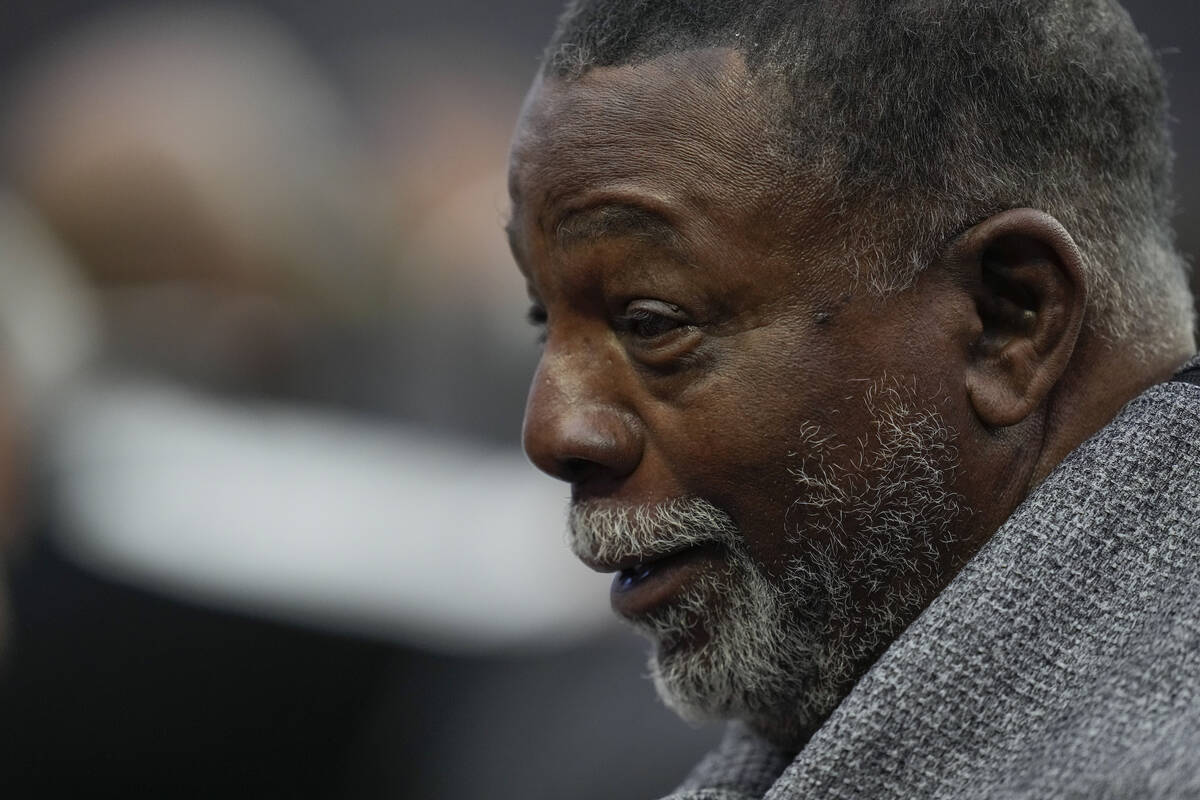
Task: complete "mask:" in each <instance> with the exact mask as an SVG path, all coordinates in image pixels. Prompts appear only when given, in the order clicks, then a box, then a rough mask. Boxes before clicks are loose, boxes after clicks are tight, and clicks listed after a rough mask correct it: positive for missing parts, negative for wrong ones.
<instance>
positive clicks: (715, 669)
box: [636, 561, 841, 748]
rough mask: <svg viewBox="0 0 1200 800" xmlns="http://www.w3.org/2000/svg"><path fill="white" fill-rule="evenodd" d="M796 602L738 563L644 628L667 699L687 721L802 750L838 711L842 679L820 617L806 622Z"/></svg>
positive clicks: (654, 669)
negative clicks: (720, 724)
mask: <svg viewBox="0 0 1200 800" xmlns="http://www.w3.org/2000/svg"><path fill="white" fill-rule="evenodd" d="M794 599H795V598H792V597H789V596H788V593H786V592H784V591H782V590H780V589H778V588H776V587H774V586H772V585H771V584H769V583H768V582H767V580H766V579H765V578H764V577H762V575H761V573H759V572H758V571H757V570H756V569H755V568H754V567H753V566H752V565H751V564H750V563H749V562H748V561H745V562H743V561H735V562H734V563H733V564H731V565H730V567H729V568H728V569H727V570H724V571H722V572H721V573H719V574H716V575H712V576H710V577H709V579H708V580H706V581H704V582H702V583H700V584H699V585H697V586H694V587H691V589H690V590H689V591H688V592H687V593H686V595H685V596H683V597H681V598H679V599H678V600H677V601H676V602H674V603H672V604H671V605H670V606H669V607H668V608H664V609H662V610H660V612H659V613H657V614H655V615H653V616H652V617H649V618H647V619H644V620H640V621H638V622H637V623H636V627H637V628H638V629H639V631H640V632H641V633H643V634H644V635H646V636H647V637H648V638H650V639H651V640H652V641H653V643H654V650H653V653H652V655H651V657H650V662H649V670H650V675H651V677H652V678H653V680H654V685H655V688H656V689H657V691H658V694H659V696H660V697H661V698H662V700H663V702H664V703H665V704H666V705H667V706H668V707H669V708H671V709H672V710H673V711H675V712H676V713H677V714H679V715H680V716H681V717H683V718H684V719H685V720H688V721H691V722H703V721H711V720H741V721H743V722H745V723H746V724H748V725H749V726H750V727H751V728H752V729H753V730H755V731H756V732H758V733H759V734H760V735H762V736H764V737H765V738H766V739H768V740H769V741H771V742H772V743H774V744H776V745H777V746H780V747H784V748H799V746H801V745H802V744H803V743H804V742H805V741H807V739H808V737H809V736H811V734H812V732H813V731H814V730H815V729H816V727H817V726H819V725H820V724H821V722H822V721H824V719H825V718H826V717H827V716H828V715H829V713H830V712H832V711H833V709H834V708H835V707H836V705H837V703H838V700H839V698H840V692H839V691H838V687H839V686H840V684H841V681H840V680H838V674H837V673H838V670H837V669H836V668H835V665H834V664H833V663H832V660H831V659H830V657H829V654H828V652H827V651H828V639H827V637H825V636H822V635H821V632H822V631H823V630H824V628H825V626H824V623H823V621H822V619H821V618H820V617H821V616H822V615H818V614H812V615H808V616H803V615H801V616H798V615H797V612H796V605H797V604H796V603H795V602H794ZM801 605H802V606H803V604H801ZM808 607H810V608H811V607H812V606H811V605H809V606H808Z"/></svg>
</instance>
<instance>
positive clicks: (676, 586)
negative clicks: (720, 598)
mask: <svg viewBox="0 0 1200 800" xmlns="http://www.w3.org/2000/svg"><path fill="white" fill-rule="evenodd" d="M719 559H720V548H719V547H716V546H713V545H705V546H700V547H690V548H688V549H686V550H680V551H678V552H675V553H669V554H667V555H664V556H662V557H661V558H656V559H652V560H647V561H640V562H638V563H636V564H633V565H631V566H628V567H625V568H623V569H621V570H620V571H618V572H617V573H616V575H614V576H613V582H612V592H611V598H612V605H613V610H615V611H616V612H617V613H618V614H621V615H622V616H625V617H637V616H641V615H643V614H646V613H649V612H651V611H653V610H654V609H656V608H658V607H659V606H662V605H665V604H668V603H670V602H671V601H672V600H674V599H675V598H677V597H678V596H679V595H680V594H681V593H682V592H683V591H684V589H685V588H686V587H687V586H689V585H691V584H692V582H693V581H695V580H696V579H697V578H699V576H700V575H701V574H703V573H704V572H705V571H706V570H708V569H710V568H711V567H712V566H713V565H714V564H715V563H716V562H717V561H718V560H719Z"/></svg>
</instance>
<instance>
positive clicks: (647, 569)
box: [613, 561, 657, 592]
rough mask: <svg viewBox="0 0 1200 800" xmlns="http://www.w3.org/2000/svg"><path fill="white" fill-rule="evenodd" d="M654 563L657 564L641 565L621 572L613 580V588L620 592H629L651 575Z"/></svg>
mask: <svg viewBox="0 0 1200 800" xmlns="http://www.w3.org/2000/svg"><path fill="white" fill-rule="evenodd" d="M655 563H657V562H653V561H651V562H649V563H641V564H637V565H635V566H632V567H629V568H628V569H623V570H621V571H620V572H618V573H617V577H616V578H615V579H614V580H613V588H614V589H619V590H620V591H622V592H625V591H629V590H630V589H632V588H634V587H635V586H637V585H638V584H639V583H641V582H642V581H644V580H646V579H647V578H649V577H650V575H651V574H653V572H654V565H655Z"/></svg>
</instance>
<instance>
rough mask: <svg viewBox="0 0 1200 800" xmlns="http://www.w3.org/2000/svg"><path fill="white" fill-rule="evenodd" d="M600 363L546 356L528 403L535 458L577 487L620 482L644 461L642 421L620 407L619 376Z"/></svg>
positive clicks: (528, 444) (528, 435) (528, 438)
mask: <svg viewBox="0 0 1200 800" xmlns="http://www.w3.org/2000/svg"><path fill="white" fill-rule="evenodd" d="M581 355H582V354H581ZM597 362H600V363H604V359H591V358H586V357H580V356H572V355H566V356H555V355H552V354H551V353H549V352H547V353H545V354H544V355H543V357H542V361H541V363H540V364H539V365H538V369H537V373H536V374H535V375H534V377H533V384H532V385H531V386H530V388H529V399H528V401H527V402H526V405H525V427H524V432H523V436H524V443H525V453H526V454H527V455H528V456H529V460H530V461H532V462H533V464H534V466H536V467H537V468H538V469H540V470H542V471H543V472H545V473H546V474H548V475H551V476H553V477H555V478H558V479H559V480H563V481H568V482H570V483H571V484H573V485H574V486H575V487H576V488H579V487H581V486H583V485H585V484H589V483H601V482H609V481H618V480H620V479H622V478H624V477H626V476H627V475H629V474H630V473H632V472H633V471H634V469H636V468H637V465H638V463H639V462H640V461H641V458H642V448H643V437H642V433H641V423H640V422H639V421H638V419H637V418H636V417H635V416H634V415H633V414H632V413H631V412H629V411H628V410H626V409H625V408H623V407H622V406H621V405H619V404H618V403H617V401H616V398H615V396H614V395H615V387H614V380H613V378H614V376H613V375H611V374H606V371H605V370H604V369H603V368H600V367H597V366H596V365H597Z"/></svg>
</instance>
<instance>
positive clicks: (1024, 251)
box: [947, 209, 1087, 428]
mask: <svg viewBox="0 0 1200 800" xmlns="http://www.w3.org/2000/svg"><path fill="white" fill-rule="evenodd" d="M947 259H948V261H949V264H948V266H951V267H952V268H953V269H955V270H956V271H958V272H959V274H961V275H962V276H963V277H964V279H965V281H966V285H967V286H968V287H969V289H970V291H971V293H972V297H973V299H974V307H975V313H976V315H977V320H976V324H975V327H974V330H975V331H977V332H978V336H976V338H975V339H974V341H972V342H971V343H970V350H969V353H968V360H967V366H966V374H965V380H966V389H967V394H968V396H969V398H970V400H971V403H972V406H973V407H974V410H975V413H976V415H977V416H978V418H979V419H980V421H981V422H982V423H983V424H984V425H985V426H987V427H989V428H1003V427H1009V426H1012V425H1016V424H1018V423H1020V422H1022V421H1024V420H1025V419H1027V418H1028V417H1029V416H1030V415H1031V414H1033V413H1034V412H1035V411H1036V410H1037V409H1038V408H1039V407H1041V406H1042V404H1043V403H1044V402H1045V401H1046V399H1047V397H1048V396H1049V395H1050V393H1051V392H1052V391H1053V389H1054V387H1055V385H1057V383H1058V381H1059V379H1060V378H1062V376H1063V374H1064V373H1065V372H1066V369H1067V366H1068V364H1069V363H1070V361H1071V356H1072V354H1073V353H1074V352H1075V347H1076V344H1077V342H1078V339H1079V332H1080V330H1081V329H1082V327H1083V317H1084V310H1085V308H1086V303H1087V285H1086V277H1085V275H1084V272H1083V264H1082V257H1081V256H1080V253H1079V248H1078V247H1077V246H1076V245H1075V242H1074V240H1072V238H1071V236H1070V234H1069V233H1067V231H1066V229H1065V228H1063V226H1062V224H1061V223H1059V221H1058V220H1056V219H1055V218H1054V217H1052V216H1050V215H1049V214H1046V213H1044V212H1041V211H1035V210H1032V209H1013V210H1010V211H1005V212H1002V213H1000V214H997V215H995V216H993V217H989V218H988V219H986V220H984V221H983V222H981V223H979V224H978V225H976V226H975V227H973V228H971V229H970V230H968V231H967V232H966V233H964V234H962V235H961V236H960V237H959V238H958V239H956V240H955V241H954V243H953V244H952V245H951V246H950V248H949V249H948V251H947Z"/></svg>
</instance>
